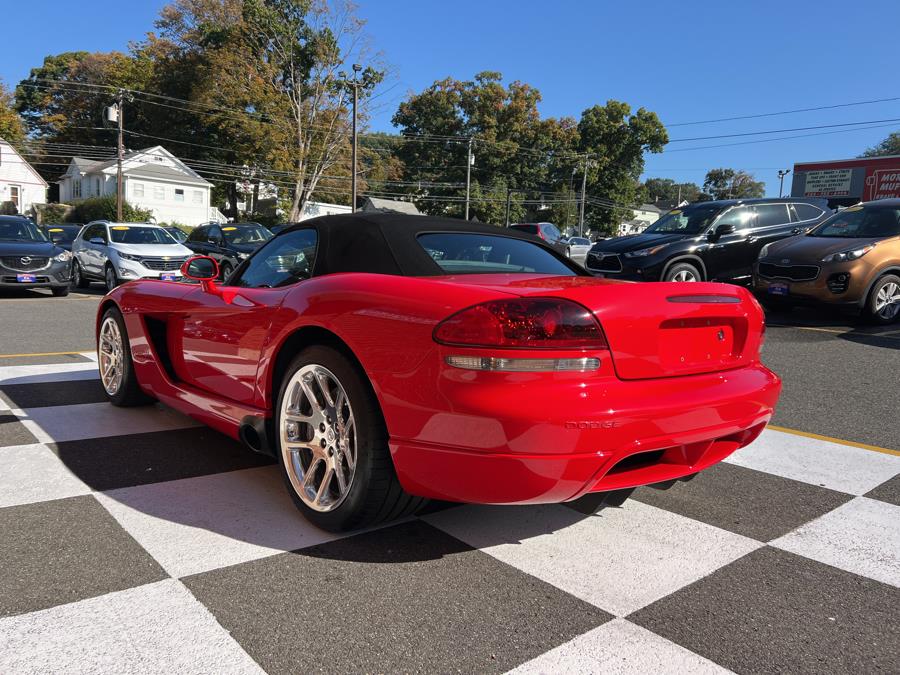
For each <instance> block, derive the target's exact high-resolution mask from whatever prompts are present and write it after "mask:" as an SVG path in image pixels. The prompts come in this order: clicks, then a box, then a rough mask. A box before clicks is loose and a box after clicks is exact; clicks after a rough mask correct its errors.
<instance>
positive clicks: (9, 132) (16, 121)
mask: <svg viewBox="0 0 900 675" xmlns="http://www.w3.org/2000/svg"><path fill="white" fill-rule="evenodd" d="M0 138H2V139H3V140H4V141H7V142H8V143H13V144H16V143H19V142H21V141H22V140H24V138H25V125H23V124H22V120H21V119H20V118H19V115H18V113H17V112H16V110H15V101H14V99H13V97H12V94H11V93H10V92H9V90H8V89H7V88H6V87H5V86H4V84H3V82H2V81H0Z"/></svg>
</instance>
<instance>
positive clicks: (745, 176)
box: [703, 168, 766, 199]
mask: <svg viewBox="0 0 900 675" xmlns="http://www.w3.org/2000/svg"><path fill="white" fill-rule="evenodd" d="M703 191H704V192H706V193H708V194H709V195H710V196H711V197H712V198H713V199H744V198H751V197H762V196H763V195H764V194H765V193H766V184H765V183H763V182H762V181H757V180H756V179H755V177H754V176H753V174H751V173H747V172H746V171H740V170H737V171H736V170H735V169H728V168H719V169H711V170H710V171H708V172H707V174H706V179H705V180H704V181H703Z"/></svg>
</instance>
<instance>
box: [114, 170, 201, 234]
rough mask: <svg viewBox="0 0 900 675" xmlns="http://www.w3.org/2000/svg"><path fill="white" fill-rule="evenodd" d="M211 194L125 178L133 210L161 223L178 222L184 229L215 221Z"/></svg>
mask: <svg viewBox="0 0 900 675" xmlns="http://www.w3.org/2000/svg"><path fill="white" fill-rule="evenodd" d="M179 191H180V192H181V196H180V200H179V195H178V192H179ZM209 192H210V189H209V187H208V186H202V185H189V184H186V183H176V182H168V181H161V180H158V179H153V180H151V179H145V178H140V177H138V176H127V177H126V178H125V199H126V200H127V201H128V203H129V204H131V205H133V206H136V207H138V208H141V209H149V210H150V211H152V212H153V217H154V218H156V221H157V222H158V223H171V222H173V221H175V222H179V223H182V224H184V225H200V224H201V223H205V222H208V221H209V220H212V219H213V216H211V215H210V208H209V197H210V195H209Z"/></svg>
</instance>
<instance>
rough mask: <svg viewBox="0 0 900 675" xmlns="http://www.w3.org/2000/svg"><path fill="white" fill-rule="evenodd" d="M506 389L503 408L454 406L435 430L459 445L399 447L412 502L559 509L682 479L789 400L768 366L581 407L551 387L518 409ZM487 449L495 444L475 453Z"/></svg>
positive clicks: (599, 395)
mask: <svg viewBox="0 0 900 675" xmlns="http://www.w3.org/2000/svg"><path fill="white" fill-rule="evenodd" d="M537 382H538V381H537V380H535V382H534V383H533V384H536V385H537ZM563 384H565V383H563ZM505 386H506V387H507V390H506V395H505V396H499V395H498V396H492V395H491V394H492V392H490V391H488V392H482V393H483V394H484V395H480V396H479V397H478V400H479V401H480V402H481V403H480V404H479V405H478V406H471V405H467V404H468V403H471V401H470V400H466V399H465V397H462V398H457V400H462V401H463V404H462V405H460V406H459V407H458V409H457V410H455V411H454V412H453V413H447V414H446V415H444V416H443V419H441V420H436V421H434V425H435V426H436V427H440V428H441V429H443V430H444V435H445V436H446V437H448V438H452V439H454V440H457V441H458V443H459V444H452V443H446V442H441V443H436V442H432V441H423V440H422V439H421V438H418V439H399V438H392V440H391V452H392V455H393V459H394V466H395V468H396V470H397V474H398V476H399V478H400V482H401V483H402V485H403V487H404V488H405V489H406V490H407V491H408V492H411V493H413V494H417V495H421V496H425V497H431V498H434V499H444V500H449V501H461V502H474V503H490V504H527V503H555V502H564V501H568V500H571V499H576V498H578V497H580V496H582V495H584V494H586V493H588V492H600V491H606V490H617V489H623V488H629V487H635V486H639V485H646V484H650V483H656V482H661V481H665V480H670V479H673V478H679V477H682V476H686V475H690V474H693V473H696V472H697V471H701V470H703V469H705V468H706V467H708V466H710V465H712V464H715V463H716V462H719V461H721V460H722V459H724V458H725V457H727V456H728V455H729V454H731V453H732V452H734V451H735V450H737V449H738V448H740V447H742V446H744V445H747V444H748V443H750V442H751V441H753V440H754V439H755V438H756V436H758V435H759V433H760V432H761V431H762V429H763V428H764V427H765V425H766V423H767V422H768V421H769V419H770V418H771V416H772V412H773V409H774V406H775V403H776V402H777V400H778V395H779V393H780V391H781V382H780V380H779V379H778V377H777V376H776V375H775V374H774V373H772V372H771V371H769V370H768V369H767V368H765V367H764V366H762V365H760V364H756V365H753V366H749V367H746V368H741V369H738V370H732V371H725V372H720V373H713V374H708V375H694V376H685V377H675V378H666V379H658V380H643V381H631V382H626V381H616V382H615V383H613V384H607V385H606V386H604V390H603V391H602V392H600V391H596V392H591V394H590V395H589V396H587V397H585V396H584V393H585V390H579V393H576V394H574V396H573V391H572V386H571V383H568V386H566V387H561V388H560V387H555V386H553V384H551V385H549V386H547V385H546V384H545V385H544V386H541V387H540V393H539V391H535V393H534V396H533V398H530V399H525V400H530V401H531V403H530V405H525V406H523V405H522V400H523V399H521V398H519V397H518V396H517V397H516V398H515V400H513V401H511V400H510V396H509V389H508V383H507V384H506V385H505ZM522 388H524V389H527V388H529V383H527V382H523V383H522V386H521V387H520V389H522ZM519 393H522V392H521V391H520V392H519ZM457 394H458V392H457ZM566 396H567V397H568V400H566V398H565V397H566ZM479 407H480V408H481V409H480V410H479V409H478V408H479ZM488 438H489V439H490V440H489V441H488V440H487V439H488ZM478 439H481V440H484V441H486V442H485V443H483V444H482V447H473V446H475V445H476V444H477V442H478ZM464 444H467V445H468V447H466V445H464ZM488 446H490V447H488ZM623 460H625V461H623Z"/></svg>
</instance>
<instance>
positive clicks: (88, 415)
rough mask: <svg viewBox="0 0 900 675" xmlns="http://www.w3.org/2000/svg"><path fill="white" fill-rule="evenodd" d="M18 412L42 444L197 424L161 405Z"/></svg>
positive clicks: (62, 407) (85, 406) (83, 405)
mask: <svg viewBox="0 0 900 675" xmlns="http://www.w3.org/2000/svg"><path fill="white" fill-rule="evenodd" d="M19 414H20V417H19V421H20V422H22V424H23V425H24V426H25V427H26V428H27V429H28V430H29V431H30V432H31V433H32V434H34V436H35V438H37V440H39V441H40V442H42V443H59V442H62V441H75V440H81V439H85V438H104V437H106V436H125V435H128V434H142V433H148V432H152V431H168V430H170V429H184V428H187V427H194V426H198V423H197V422H195V421H194V420H192V419H191V418H190V417H187V416H186V415H182V414H181V413H179V412H176V411H175V410H172V409H171V408H167V407H165V406H163V405H160V404H156V405H149V406H141V407H137V408H117V407H115V406H113V405H111V404H109V403H79V404H76V405H60V406H49V407H46V408H26V409H24V410H22V411H20V413H19Z"/></svg>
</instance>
